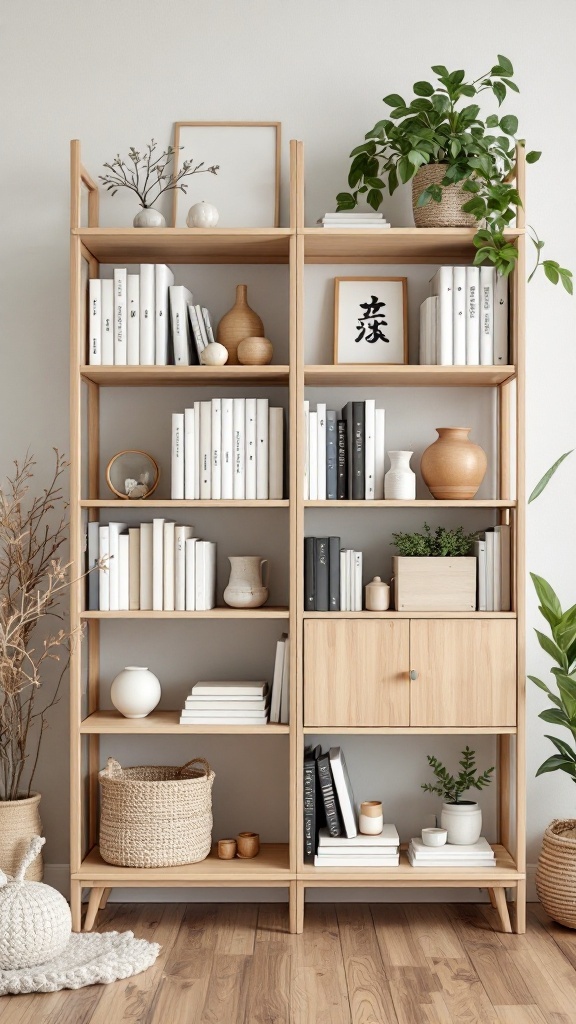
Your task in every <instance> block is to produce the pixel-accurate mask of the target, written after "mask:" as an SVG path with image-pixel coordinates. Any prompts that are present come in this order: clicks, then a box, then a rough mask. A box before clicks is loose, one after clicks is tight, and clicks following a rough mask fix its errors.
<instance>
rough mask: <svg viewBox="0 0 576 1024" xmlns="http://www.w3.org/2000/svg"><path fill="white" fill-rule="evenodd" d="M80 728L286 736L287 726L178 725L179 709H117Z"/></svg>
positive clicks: (156, 733) (92, 718)
mask: <svg viewBox="0 0 576 1024" xmlns="http://www.w3.org/2000/svg"><path fill="white" fill-rule="evenodd" d="M80 731H81V732H82V734H83V735H85V736H88V735H94V736H104V735H108V736H169V735H178V736H181V735H182V734H183V733H184V734H186V735H190V734H193V735H195V734H198V735H200V736H202V735H203V736H226V735H231V736H244V735H246V736H287V735H289V733H290V728H289V726H287V725H273V724H271V723H268V724H267V725H199V724H197V723H195V724H190V725H180V711H152V712H151V713H150V714H149V715H147V716H146V718H124V715H121V714H120V713H119V712H118V711H93V712H92V714H91V715H89V716H88V718H85V719H84V720H83V721H82V723H81V725H80Z"/></svg>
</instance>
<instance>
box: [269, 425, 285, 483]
mask: <svg viewBox="0 0 576 1024" xmlns="http://www.w3.org/2000/svg"><path fill="white" fill-rule="evenodd" d="M268 497H269V498H270V499H271V500H274V501H276V500H281V499H282V498H283V497H284V410H283V409H281V408H279V407H277V406H273V407H272V408H271V409H270V410H269V428H268Z"/></svg>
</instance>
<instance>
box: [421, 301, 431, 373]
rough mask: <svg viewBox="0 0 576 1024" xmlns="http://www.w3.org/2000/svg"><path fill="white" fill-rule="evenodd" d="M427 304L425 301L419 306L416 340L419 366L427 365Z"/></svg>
mask: <svg viewBox="0 0 576 1024" xmlns="http://www.w3.org/2000/svg"><path fill="white" fill-rule="evenodd" d="M428 303H429V299H425V300H424V302H422V303H421V305H420V335H419V338H418V361H419V363H420V366H427V365H428V343H429V339H428Z"/></svg>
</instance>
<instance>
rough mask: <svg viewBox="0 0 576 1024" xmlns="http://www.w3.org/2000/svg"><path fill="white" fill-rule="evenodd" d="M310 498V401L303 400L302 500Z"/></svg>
mask: <svg viewBox="0 0 576 1024" xmlns="http://www.w3.org/2000/svg"><path fill="white" fill-rule="evenodd" d="M309 498H310V402H308V401H305V402H304V501H308V500H309Z"/></svg>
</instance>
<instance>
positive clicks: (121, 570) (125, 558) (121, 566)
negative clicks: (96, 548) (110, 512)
mask: <svg viewBox="0 0 576 1024" xmlns="http://www.w3.org/2000/svg"><path fill="white" fill-rule="evenodd" d="M129 609H130V535H129V534H128V533H122V534H120V536H119V537H118V610H119V611H121V612H124V611H126V612H127V611H129Z"/></svg>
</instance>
